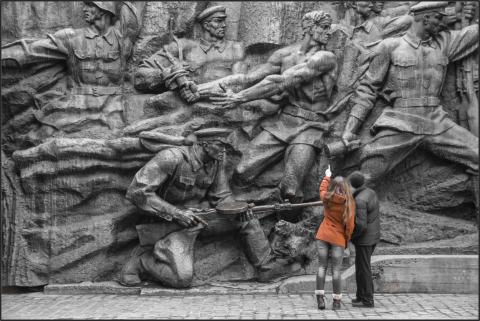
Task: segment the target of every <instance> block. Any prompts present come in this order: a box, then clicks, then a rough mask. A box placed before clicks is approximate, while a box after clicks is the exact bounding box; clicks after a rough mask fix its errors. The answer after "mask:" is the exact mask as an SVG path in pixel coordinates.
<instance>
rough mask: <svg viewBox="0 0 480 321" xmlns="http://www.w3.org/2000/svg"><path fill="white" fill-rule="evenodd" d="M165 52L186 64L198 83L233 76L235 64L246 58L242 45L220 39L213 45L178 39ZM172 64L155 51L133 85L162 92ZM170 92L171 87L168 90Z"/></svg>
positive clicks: (202, 40)
mask: <svg viewBox="0 0 480 321" xmlns="http://www.w3.org/2000/svg"><path fill="white" fill-rule="evenodd" d="M164 49H165V50H166V51H167V52H169V53H171V54H172V56H173V57H174V58H176V59H179V61H181V62H184V63H186V64H187V70H188V71H189V74H190V77H191V79H192V80H193V81H195V83H197V84H201V83H206V82H209V81H212V80H216V79H220V78H222V77H225V76H228V75H231V74H232V73H235V72H236V71H235V70H234V69H235V68H234V64H235V63H236V62H239V61H242V60H243V59H244V58H245V49H244V47H243V44H242V43H241V42H237V41H231V40H222V41H219V42H216V43H211V42H208V41H206V40H204V39H199V40H191V39H185V38H179V39H177V42H172V43H170V44H168V45H166V46H164ZM171 64H172V63H171V62H170V61H169V60H168V59H167V58H166V57H165V56H164V55H163V54H162V51H158V52H156V53H155V54H153V55H152V56H151V57H150V58H148V59H145V60H144V61H142V63H141V64H140V65H139V67H138V71H137V72H136V74H135V86H136V88H137V89H139V90H151V91H156V90H165V88H163V86H164V82H165V78H166V76H167V75H168V74H169V73H170V67H171ZM170 89H173V88H170Z"/></svg>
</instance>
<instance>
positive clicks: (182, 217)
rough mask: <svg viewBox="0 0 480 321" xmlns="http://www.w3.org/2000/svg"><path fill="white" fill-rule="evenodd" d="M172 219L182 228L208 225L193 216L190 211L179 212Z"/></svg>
mask: <svg viewBox="0 0 480 321" xmlns="http://www.w3.org/2000/svg"><path fill="white" fill-rule="evenodd" d="M173 217H174V219H175V220H176V221H177V222H178V223H179V224H180V225H182V226H185V227H192V226H195V225H198V224H204V225H205V226H206V225H208V223H207V222H205V221H204V220H203V219H202V218H201V217H199V216H197V215H196V214H194V213H193V212H192V211H191V210H186V211H179V212H177V213H176V214H175V215H174V216H173Z"/></svg>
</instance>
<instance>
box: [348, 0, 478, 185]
mask: <svg viewBox="0 0 480 321" xmlns="http://www.w3.org/2000/svg"><path fill="white" fill-rule="evenodd" d="M446 6H447V3H445V2H430V3H428V2H426V3H424V2H422V3H419V4H417V5H415V6H413V7H412V8H411V12H412V13H413V15H414V19H415V21H414V22H413V24H412V26H411V27H410V29H409V30H408V32H407V33H406V34H405V35H404V36H403V37H400V38H393V39H387V40H384V41H383V42H381V43H380V44H379V47H378V48H377V49H376V52H375V56H374V58H373V59H372V62H371V64H370V66H369V69H368V71H367V74H366V75H365V78H363V80H362V81H361V83H360V85H359V87H358V88H357V90H356V97H355V98H354V99H353V101H354V104H355V105H354V107H353V108H352V111H351V113H350V116H349V118H348V122H347V124H346V128H345V131H344V134H343V136H342V137H343V139H344V140H346V141H350V140H352V138H353V137H354V134H355V132H356V131H357V130H358V128H359V126H361V123H362V122H363V120H364V119H365V118H366V115H367V113H368V112H369V111H370V109H371V108H372V107H373V105H374V102H375V99H376V97H377V95H378V92H379V90H380V89H381V88H382V87H383V86H384V85H385V84H387V85H388V86H391V87H390V88H389V89H390V97H389V98H390V99H391V101H392V102H393V106H391V107H390V108H386V109H385V110H384V111H383V112H382V114H381V115H380V117H379V118H378V119H377V120H376V121H375V123H374V125H373V127H372V131H373V133H374V134H375V136H374V138H373V139H372V141H371V142H369V143H368V144H367V145H365V148H364V149H363V154H362V157H363V160H362V165H361V170H362V172H364V173H366V177H367V180H369V181H370V182H371V181H375V180H378V179H379V178H380V177H382V176H383V175H384V174H385V173H386V172H387V171H389V170H391V169H392V168H393V167H395V165H396V164H398V162H400V161H401V160H402V159H404V158H405V157H406V156H407V155H408V154H409V153H411V152H412V150H413V149H415V148H417V147H419V146H422V148H426V149H428V150H429V151H431V152H433V153H435V154H437V155H438V156H440V157H445V158H446V159H448V160H450V161H453V162H458V163H460V164H462V165H463V166H465V167H466V168H467V170H468V172H469V173H471V174H472V175H473V176H475V177H476V176H478V138H477V137H475V136H474V135H473V134H471V133H470V132H468V131H467V130H465V129H464V128H462V127H460V126H459V125H458V124H456V123H454V122H453V121H452V120H451V119H449V118H447V117H446V116H447V115H446V113H445V111H443V109H442V107H441V105H440V99H439V93H440V91H441V89H442V84H443V81H444V77H445V70H446V67H447V64H448V63H449V62H450V61H456V60H460V59H462V58H463V57H465V56H467V55H468V54H470V53H472V52H473V51H474V50H475V49H476V48H477V47H478V25H472V26H470V27H465V28H463V29H462V30H461V31H451V32H448V33H447V32H445V31H441V30H442V29H441V28H442V25H441V16H442V15H444V13H443V12H444V10H443V9H444V8H445V7H446ZM475 185H476V184H475Z"/></svg>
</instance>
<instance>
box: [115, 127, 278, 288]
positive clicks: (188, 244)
mask: <svg viewBox="0 0 480 321" xmlns="http://www.w3.org/2000/svg"><path fill="white" fill-rule="evenodd" d="M230 133H231V130H230V129H223V128H208V129H201V130H198V131H196V132H194V136H195V137H196V139H197V140H198V143H195V144H193V145H192V146H188V147H187V146H178V147H170V148H167V149H164V150H162V151H160V152H159V153H158V154H157V155H156V156H155V157H154V158H153V159H152V160H150V161H149V162H148V163H147V164H146V165H145V166H144V167H143V168H142V169H140V170H139V171H138V172H137V174H136V175H135V178H134V179H133V181H132V183H131V185H130V187H129V188H128V191H127V198H128V199H129V200H130V201H131V202H133V203H134V204H135V205H137V206H138V207H139V208H140V209H142V210H143V211H144V212H145V213H146V214H149V215H150V216H151V217H152V218H153V221H173V222H176V223H179V224H180V225H181V226H183V227H184V229H181V230H180V231H178V229H177V231H173V232H171V233H169V234H167V235H166V236H165V237H161V236H158V238H159V239H158V241H156V243H155V245H154V247H153V249H152V248H151V247H149V246H140V247H138V248H136V249H135V250H134V251H133V253H132V257H131V259H130V260H129V261H128V262H127V264H126V265H125V266H124V268H123V270H122V273H121V279H120V282H121V283H122V284H124V285H127V286H131V285H136V284H139V283H140V282H141V279H140V276H141V275H142V274H145V273H146V274H148V275H149V276H151V277H153V278H154V279H156V280H157V281H159V282H161V283H162V284H164V285H167V286H171V287H188V286H190V285H191V282H192V278H193V243H194V241H195V238H196V236H197V235H198V233H199V232H200V231H201V230H202V228H203V227H205V225H206V224H207V223H206V222H205V221H204V220H203V219H202V218H201V216H199V214H198V213H195V212H194V209H193V208H194V207H195V206H196V207H197V208H198V207H199V206H200V207H206V206H208V205H210V206H213V207H215V206H216V205H218V204H219V203H221V202H228V201H232V200H233V197H232V193H231V191H230V188H229V185H228V181H227V178H226V174H225V168H224V165H223V155H224V153H225V149H224V148H225V144H227V140H226V138H227V136H228V135H229V134H230ZM158 219H160V220H158ZM240 219H241V222H240V223H238V222H237V223H235V222H232V224H239V226H238V228H239V233H240V236H241V239H242V241H243V243H244V247H245V250H246V251H245V252H246V255H247V257H248V259H249V260H250V262H251V263H252V265H254V266H255V267H256V268H257V269H258V272H259V278H260V279H264V278H269V277H275V276H276V275H275V273H278V272H282V270H281V269H277V270H275V269H276V268H277V267H280V268H281V264H282V263H281V262H280V261H276V260H275V259H274V257H273V256H272V255H271V248H270V244H269V242H268V240H267V238H266V236H265V234H264V232H263V230H262V228H261V226H260V222H259V220H258V219H257V218H256V217H254V216H251V215H250V214H248V215H247V214H246V215H242V216H241V218H240ZM137 231H139V233H140V230H139V228H138V226H137ZM279 264H280V265H279ZM277 276H278V275H277Z"/></svg>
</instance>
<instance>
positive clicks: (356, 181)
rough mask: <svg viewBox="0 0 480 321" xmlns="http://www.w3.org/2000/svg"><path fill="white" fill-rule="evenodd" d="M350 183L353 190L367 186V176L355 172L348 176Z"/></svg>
mask: <svg viewBox="0 0 480 321" xmlns="http://www.w3.org/2000/svg"><path fill="white" fill-rule="evenodd" d="M347 179H348V181H349V182H350V185H352V187H353V188H359V187H361V186H363V184H365V176H363V174H362V172H360V171H354V172H353V173H351V174H350V175H348V178H347Z"/></svg>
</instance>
